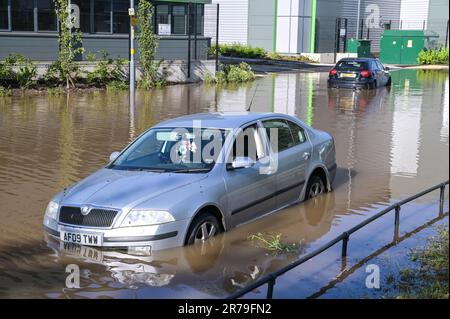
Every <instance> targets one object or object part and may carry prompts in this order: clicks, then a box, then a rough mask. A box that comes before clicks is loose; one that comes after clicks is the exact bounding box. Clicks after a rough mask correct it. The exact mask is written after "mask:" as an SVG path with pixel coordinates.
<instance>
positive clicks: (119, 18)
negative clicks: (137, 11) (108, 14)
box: [113, 0, 130, 33]
mask: <svg viewBox="0 0 450 319" xmlns="http://www.w3.org/2000/svg"><path fill="white" fill-rule="evenodd" d="M129 6H130V2H129V1H128V0H114V3H113V32H114V33H128V32H129V31H128V30H129V23H130V22H129V18H128V7H129Z"/></svg>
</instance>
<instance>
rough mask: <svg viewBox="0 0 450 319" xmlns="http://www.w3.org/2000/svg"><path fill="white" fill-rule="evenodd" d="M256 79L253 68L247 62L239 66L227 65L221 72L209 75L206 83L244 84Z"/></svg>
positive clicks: (222, 67) (206, 77) (206, 76)
mask: <svg viewBox="0 0 450 319" xmlns="http://www.w3.org/2000/svg"><path fill="white" fill-rule="evenodd" d="M254 79H255V73H253V71H252V68H251V67H250V65H248V64H247V63H245V62H242V63H240V64H239V65H232V64H230V65H225V66H223V65H222V66H221V70H220V71H218V72H216V74H215V75H212V74H210V73H207V74H206V75H205V78H204V81H205V82H207V83H217V84H223V83H244V82H250V81H253V80H254Z"/></svg>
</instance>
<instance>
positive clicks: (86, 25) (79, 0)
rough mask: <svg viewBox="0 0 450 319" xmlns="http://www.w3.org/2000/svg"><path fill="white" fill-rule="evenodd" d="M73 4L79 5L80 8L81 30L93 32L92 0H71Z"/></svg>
mask: <svg viewBox="0 0 450 319" xmlns="http://www.w3.org/2000/svg"><path fill="white" fill-rule="evenodd" d="M71 3H72V5H76V6H78V9H79V10H80V30H81V31H82V32H87V33H90V32H91V1H90V0H71Z"/></svg>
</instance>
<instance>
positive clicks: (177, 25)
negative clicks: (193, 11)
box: [172, 5, 186, 34]
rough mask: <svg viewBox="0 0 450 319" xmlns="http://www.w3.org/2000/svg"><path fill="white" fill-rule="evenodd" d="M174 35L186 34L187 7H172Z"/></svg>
mask: <svg viewBox="0 0 450 319" xmlns="http://www.w3.org/2000/svg"><path fill="white" fill-rule="evenodd" d="M172 33H173V34H186V6H183V5H174V6H172Z"/></svg>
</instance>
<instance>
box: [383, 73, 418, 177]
mask: <svg viewBox="0 0 450 319" xmlns="http://www.w3.org/2000/svg"><path fill="white" fill-rule="evenodd" d="M402 81H403V83H404V86H403V88H402V90H403V94H397V92H395V89H394V90H393V91H392V93H393V98H394V103H393V106H394V119H393V125H392V149H391V156H392V161H391V173H392V174H393V175H400V176H404V177H408V176H410V177H415V176H416V175H417V168H418V163H417V160H418V153H419V145H420V115H421V109H422V94H420V93H419V94H411V92H410V89H413V90H416V89H417V90H419V92H421V89H420V88H415V87H414V88H410V85H411V82H410V79H409V78H405V79H402Z"/></svg>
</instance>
